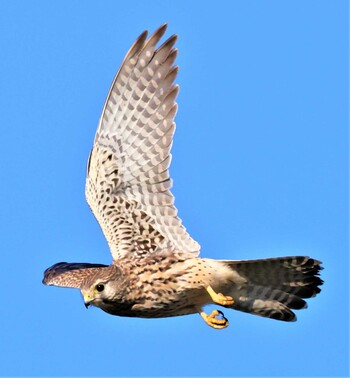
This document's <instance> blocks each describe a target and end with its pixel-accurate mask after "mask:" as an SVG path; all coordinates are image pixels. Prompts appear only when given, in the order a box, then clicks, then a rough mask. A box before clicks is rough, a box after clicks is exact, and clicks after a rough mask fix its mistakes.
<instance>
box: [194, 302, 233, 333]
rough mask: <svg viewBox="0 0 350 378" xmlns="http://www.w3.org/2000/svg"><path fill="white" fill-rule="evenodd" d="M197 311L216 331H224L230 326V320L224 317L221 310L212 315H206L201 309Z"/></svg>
mask: <svg viewBox="0 0 350 378" xmlns="http://www.w3.org/2000/svg"><path fill="white" fill-rule="evenodd" d="M197 311H198V312H199V314H200V316H201V317H202V318H203V319H204V321H205V322H206V323H207V324H208V326H210V327H213V328H215V329H223V328H226V327H228V325H229V323H228V320H227V319H226V318H225V317H224V314H223V313H222V312H221V311H219V310H214V311H213V312H212V313H211V314H210V315H208V314H206V313H205V312H204V311H203V310H202V309H201V308H200V307H199V308H198V309H197ZM219 315H220V316H221V318H218V317H217V316H219Z"/></svg>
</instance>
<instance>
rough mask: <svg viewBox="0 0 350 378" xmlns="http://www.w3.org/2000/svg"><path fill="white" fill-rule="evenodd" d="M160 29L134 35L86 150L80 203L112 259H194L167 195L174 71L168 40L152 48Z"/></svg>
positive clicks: (195, 246) (193, 250)
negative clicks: (166, 254) (160, 255)
mask: <svg viewBox="0 0 350 378" xmlns="http://www.w3.org/2000/svg"><path fill="white" fill-rule="evenodd" d="M166 26H167V25H166V24H165V25H163V26H161V27H160V28H159V29H158V30H156V31H155V32H154V34H153V35H151V36H150V37H149V38H148V39H147V32H146V31H145V32H144V33H142V34H141V35H140V36H139V38H138V39H137V40H136V41H135V43H134V44H133V45H132V46H131V48H130V50H129V51H128V53H127V54H126V57H125V58H124V61H123V63H122V65H121V67H120V69H119V71H118V73H117V75H116V76H115V78H114V80H113V83H112V85H111V88H110V90H109V93H108V96H107V99H106V102H105V104H104V108H103V111H102V116H101V119H100V123H99V126H98V129H97V132H96V136H95V141H94V146H93V149H92V151H91V154H90V157H89V161H88V167H87V178H86V198H87V201H88V203H89V205H90V207H91V210H92V211H93V213H94V215H95V217H96V218H97V220H98V222H99V224H100V226H101V228H102V231H103V233H104V235H105V237H106V239H107V242H108V244H109V247H110V249H111V253H112V255H113V259H114V260H116V259H119V258H121V257H123V256H125V255H126V254H138V255H147V254H150V253H157V252H159V251H164V250H170V251H171V250H174V251H175V250H176V251H180V252H184V253H193V254H195V255H198V254H199V249H200V246H199V244H198V243H197V242H196V241H194V240H193V239H192V238H191V237H190V236H189V234H188V233H187V231H186V229H185V227H184V226H183V225H182V222H181V219H180V218H178V216H177V209H176V207H175V206H174V197H173V195H172V194H171V192H170V189H171V187H172V180H171V179H170V176H169V170H168V169H169V165H170V161H171V154H170V149H171V145H172V140H173V134H174V131H175V123H174V117H175V114H176V110H177V104H176V96H177V93H178V86H176V85H174V84H173V81H174V79H175V77H176V75H177V71H178V68H177V67H176V66H173V63H174V61H175V58H176V55H177V50H176V49H174V48H173V46H174V44H175V42H176V39H177V36H176V35H173V36H172V37H170V38H169V39H168V40H167V41H166V42H164V43H163V44H162V45H161V46H160V47H159V48H156V44H157V43H158V42H159V40H160V39H161V38H162V36H163V34H164V33H165V30H166Z"/></svg>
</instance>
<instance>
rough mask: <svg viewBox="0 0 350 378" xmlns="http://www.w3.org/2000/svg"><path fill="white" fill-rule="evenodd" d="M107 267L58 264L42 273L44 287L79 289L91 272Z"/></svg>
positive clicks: (101, 265) (86, 264)
mask: <svg viewBox="0 0 350 378" xmlns="http://www.w3.org/2000/svg"><path fill="white" fill-rule="evenodd" d="M107 267H108V265H103V264H89V263H66V262H60V263H57V264H55V265H52V266H51V267H50V268H48V269H46V270H45V272H44V279H43V283H44V284H45V285H53V286H62V287H72V288H80V287H81V284H82V282H83V281H84V280H85V278H86V277H88V276H90V275H91V274H92V273H93V272H97V271H100V270H101V268H107Z"/></svg>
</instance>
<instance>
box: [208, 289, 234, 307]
mask: <svg viewBox="0 0 350 378" xmlns="http://www.w3.org/2000/svg"><path fill="white" fill-rule="evenodd" d="M207 292H208V293H209V295H210V297H211V299H212V300H213V301H214V303H217V304H219V305H221V306H231V305H232V304H233V303H234V300H233V298H232V297H229V296H228V295H224V294H222V293H215V291H214V290H213V288H212V287H211V286H208V287H207Z"/></svg>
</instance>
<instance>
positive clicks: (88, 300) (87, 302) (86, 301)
mask: <svg viewBox="0 0 350 378" xmlns="http://www.w3.org/2000/svg"><path fill="white" fill-rule="evenodd" d="M91 301H92V299H91V297H90V295H89V294H85V295H84V305H85V307H86V308H88V307H89V306H90V304H91Z"/></svg>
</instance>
